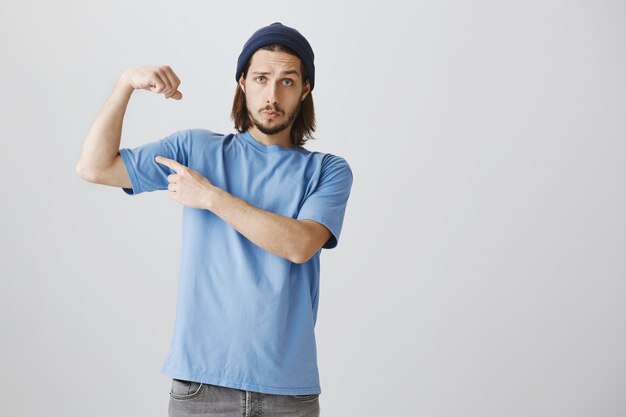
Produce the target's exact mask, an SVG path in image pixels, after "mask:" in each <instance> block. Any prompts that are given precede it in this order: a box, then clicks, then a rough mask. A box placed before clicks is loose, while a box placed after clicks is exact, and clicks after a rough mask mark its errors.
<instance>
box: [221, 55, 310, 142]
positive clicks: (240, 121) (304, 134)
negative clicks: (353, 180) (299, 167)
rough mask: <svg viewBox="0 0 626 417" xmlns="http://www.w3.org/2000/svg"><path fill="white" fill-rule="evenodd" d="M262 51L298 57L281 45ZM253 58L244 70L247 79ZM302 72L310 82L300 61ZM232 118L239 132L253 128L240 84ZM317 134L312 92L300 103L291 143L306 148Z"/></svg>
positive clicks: (305, 79)
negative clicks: (306, 144)
mask: <svg viewBox="0 0 626 417" xmlns="http://www.w3.org/2000/svg"><path fill="white" fill-rule="evenodd" d="M260 49H265V50H267V51H272V52H285V53H288V54H291V55H294V56H296V57H297V56H298V54H296V53H295V52H294V51H293V50H292V49H290V48H288V47H286V46H283V45H280V44H272V45H267V46H264V47H262V48H260ZM251 61H252V58H251V59H249V60H248V62H246V65H245V66H244V68H243V71H242V74H241V75H243V78H244V79H245V78H246V76H247V74H248V69H249V68H250V62H251ZM300 72H301V73H302V79H303V82H305V81H308V79H309V78H308V75H307V72H306V68H304V64H303V63H302V60H300ZM230 118H231V119H232V120H233V122H235V129H237V131H238V132H240V133H241V132H245V131H246V130H248V129H249V128H250V126H251V120H250V115H249V114H248V108H247V107H246V94H245V93H244V92H243V91H242V89H241V88H240V86H239V84H237V90H236V91H235V98H234V100H233V109H232V111H231V113H230ZM313 132H315V108H314V106H313V95H312V94H311V92H309V94H307V96H306V97H305V98H304V101H302V102H301V103H300V111H299V112H298V115H297V116H296V119H295V120H294V121H293V125H292V126H291V132H290V136H291V143H293V144H294V145H296V146H304V144H305V143H306V142H307V141H308V140H309V139H315V138H314V137H313V136H312V133H313Z"/></svg>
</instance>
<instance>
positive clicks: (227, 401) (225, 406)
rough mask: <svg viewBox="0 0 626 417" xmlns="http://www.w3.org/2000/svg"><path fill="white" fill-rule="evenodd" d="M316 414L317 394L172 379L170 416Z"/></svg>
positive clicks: (309, 416) (285, 416) (293, 416)
mask: <svg viewBox="0 0 626 417" xmlns="http://www.w3.org/2000/svg"><path fill="white" fill-rule="evenodd" d="M192 415H193V416H196V417H319V415H320V404H319V394H307V395H276V394H263V393H260V392H252V391H243V390H239V389H235V388H228V387H222V386H219V385H211V384H204V383H200V382H192V381H183V380H181V379H172V388H171V390H170V404H169V417H183V416H192Z"/></svg>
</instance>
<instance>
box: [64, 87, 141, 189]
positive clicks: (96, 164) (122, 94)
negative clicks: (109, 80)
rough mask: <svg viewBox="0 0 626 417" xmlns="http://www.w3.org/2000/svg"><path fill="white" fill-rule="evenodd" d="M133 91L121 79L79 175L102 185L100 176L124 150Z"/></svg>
mask: <svg viewBox="0 0 626 417" xmlns="http://www.w3.org/2000/svg"><path fill="white" fill-rule="evenodd" d="M133 91H134V89H133V87H132V86H131V85H130V84H129V83H128V82H127V81H126V79H125V78H124V77H123V76H122V77H120V79H119V80H118V82H117V84H116V85H115V88H114V90H113V93H112V94H111V96H110V97H109V99H108V100H107V102H106V103H105V104H104V106H103V107H102V110H100V113H98V116H97V118H96V120H95V122H94V123H93V125H92V127H91V129H90V130H89V134H88V135H87V138H86V139H85V143H84V145H83V150H82V153H81V156H80V159H79V161H78V164H77V166H76V172H77V173H78V175H79V176H80V177H81V178H83V179H85V180H87V181H90V182H98V176H99V173H101V172H103V171H105V170H106V169H108V168H109V167H111V165H112V164H113V161H114V160H115V158H116V157H117V155H118V150H119V148H120V139H121V136H122V123H123V120H124V113H125V112H126V108H127V107H128V102H129V101H130V97H131V95H132V93H133ZM129 184H130V182H127V183H126V185H129Z"/></svg>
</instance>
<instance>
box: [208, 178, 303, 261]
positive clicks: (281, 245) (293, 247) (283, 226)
mask: <svg viewBox="0 0 626 417" xmlns="http://www.w3.org/2000/svg"><path fill="white" fill-rule="evenodd" d="M210 201H211V202H210V203H207V204H208V205H207V209H208V210H210V211H212V212H213V213H215V214H216V215H217V216H219V217H220V218H222V220H224V221H225V222H227V223H228V224H230V225H231V226H232V227H234V228H235V229H236V230H237V231H238V232H239V233H241V234H242V235H244V236H245V237H246V238H248V239H249V240H250V241H252V242H253V243H254V244H256V245H257V246H259V247H261V248H263V249H265V250H266V251H268V252H270V253H272V254H274V255H277V256H280V257H282V258H285V259H289V260H290V261H292V262H297V263H300V262H303V261H304V260H305V259H304V257H303V254H304V253H305V251H306V248H307V245H306V243H307V242H306V236H307V229H306V227H305V226H304V225H303V224H302V222H300V221H299V220H297V219H293V218H291V217H287V216H282V215H280V214H276V213H272V212H270V211H267V210H263V209H260V208H258V207H255V206H253V205H251V204H249V203H247V202H246V201H244V200H242V199H240V198H237V197H235V196H233V195H232V194H230V193H228V192H226V191H224V190H222V189H219V188H217V187H216V188H215V189H213V194H212V198H210Z"/></svg>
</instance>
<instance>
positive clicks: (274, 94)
mask: <svg viewBox="0 0 626 417" xmlns="http://www.w3.org/2000/svg"><path fill="white" fill-rule="evenodd" d="M267 102H268V103H270V104H275V103H278V86H277V85H276V83H267Z"/></svg>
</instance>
